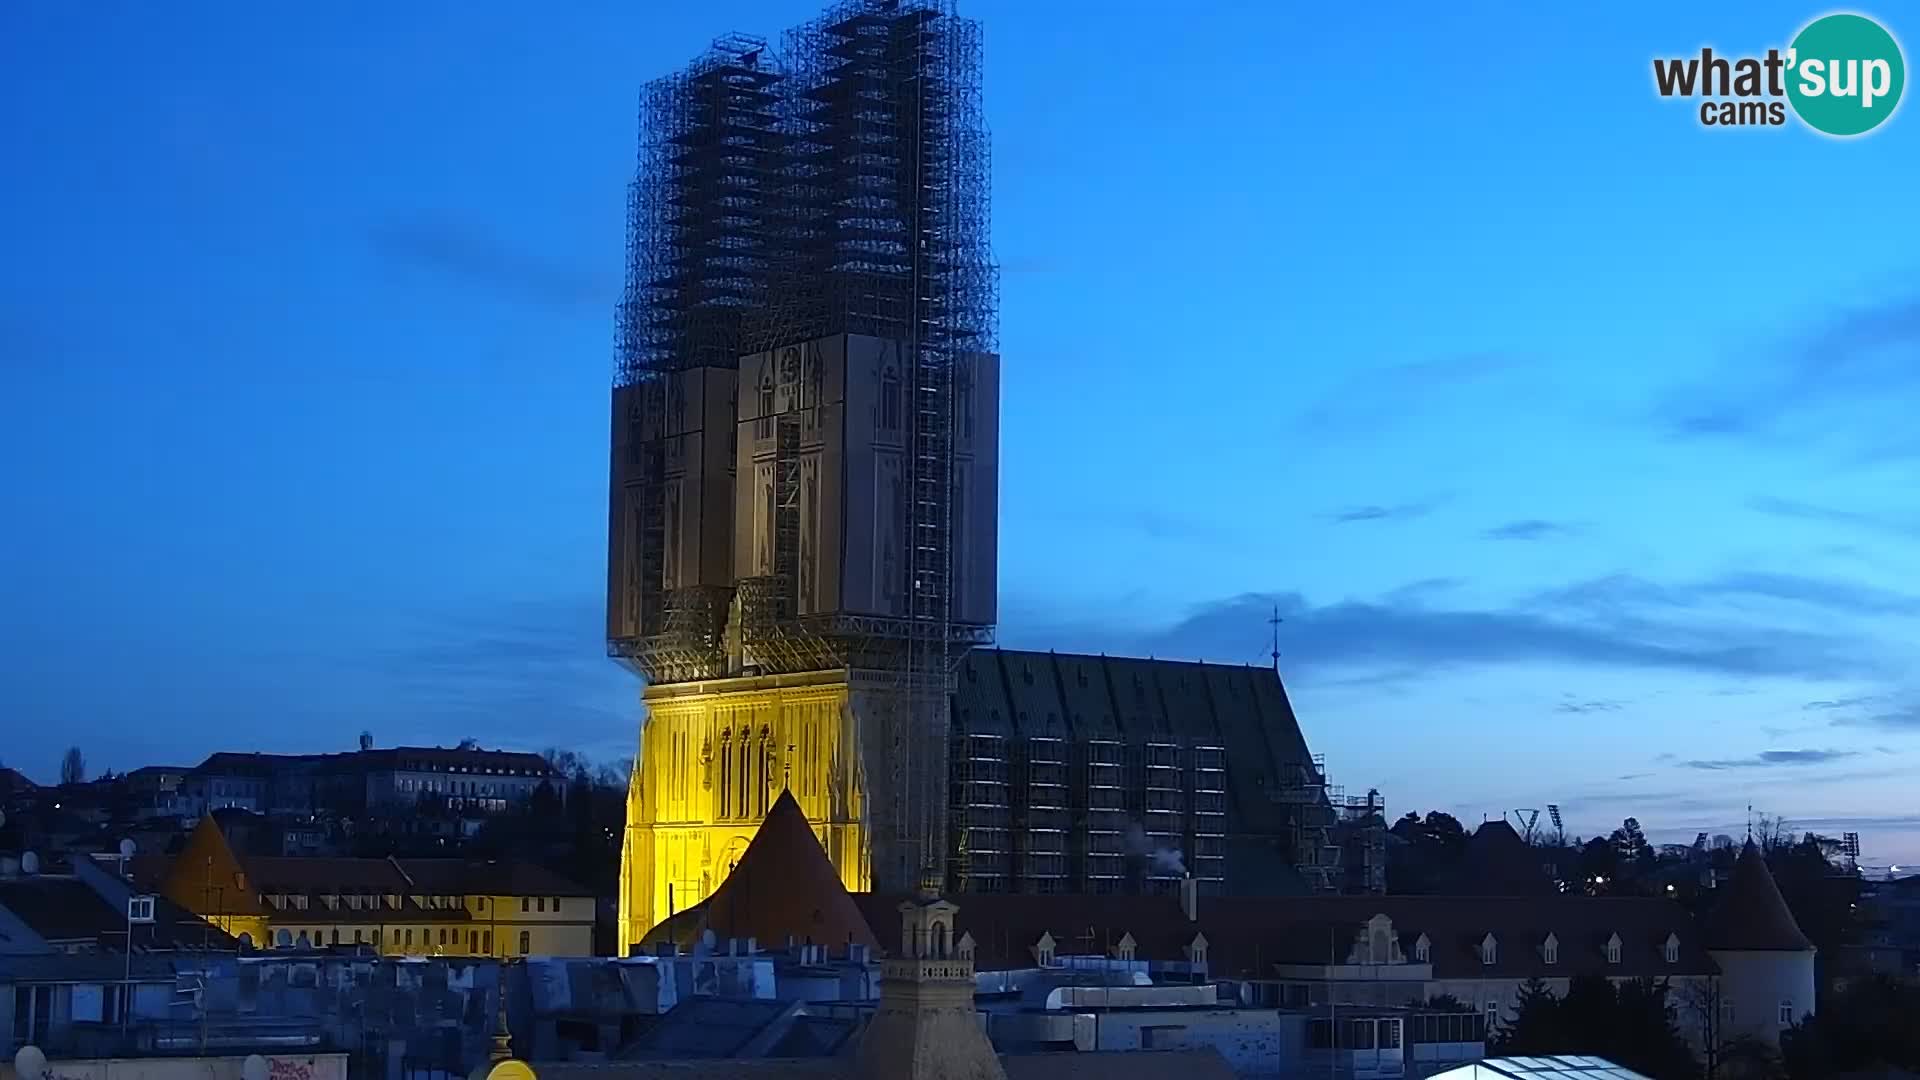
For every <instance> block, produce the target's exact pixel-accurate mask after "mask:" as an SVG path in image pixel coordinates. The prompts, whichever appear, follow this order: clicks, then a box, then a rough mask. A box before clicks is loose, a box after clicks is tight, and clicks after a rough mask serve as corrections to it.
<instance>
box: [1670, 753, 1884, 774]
mask: <svg viewBox="0 0 1920 1080" xmlns="http://www.w3.org/2000/svg"><path fill="white" fill-rule="evenodd" d="M1858 756H1859V751H1857V750H1763V751H1761V752H1760V753H1758V754H1755V755H1753V756H1752V757H1744V758H1722V759H1719V760H1716V761H1685V762H1681V765H1682V766H1683V767H1685V768H1688V769H1709V770H1720V769H1765V768H1773V767H1778V766H1796V765H1824V764H1826V763H1827V762H1829V761H1840V760H1843V759H1845V758H1850V757H1858Z"/></svg>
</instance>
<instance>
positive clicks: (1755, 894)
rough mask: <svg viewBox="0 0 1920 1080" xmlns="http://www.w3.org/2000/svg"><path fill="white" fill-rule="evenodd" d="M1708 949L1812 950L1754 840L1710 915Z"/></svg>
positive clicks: (1748, 844) (1810, 943) (1756, 950)
mask: <svg viewBox="0 0 1920 1080" xmlns="http://www.w3.org/2000/svg"><path fill="white" fill-rule="evenodd" d="M1706 932H1707V948H1708V949H1713V950H1720V951H1726V952H1811V951H1813V943H1812V942H1810V941H1808V940H1807V935H1805V934H1804V933H1801V931H1800V924H1799V923H1798V922H1795V921H1794V918H1793V911H1792V909H1790V908H1788V907H1787V901H1786V898H1785V897H1783V896H1781V895H1780V886H1779V885H1778V884H1776V883H1775V882H1774V880H1773V872H1772V871H1771V870H1768V869H1767V860H1766V858H1765V856H1763V855H1761V854H1760V848H1759V846H1758V845H1756V844H1755V843H1754V842H1753V841H1752V840H1748V841H1747V843H1746V846H1745V847H1743V848H1741V850H1740V859H1739V861H1738V862H1736V863H1734V865H1733V876H1732V877H1730V878H1728V879H1727V884H1726V887H1725V888H1724V890H1723V891H1722V894H1721V897H1720V899H1719V902H1718V903H1716V904H1715V905H1714V908H1713V912H1712V914H1710V915H1709V916H1708V917H1707V924H1706Z"/></svg>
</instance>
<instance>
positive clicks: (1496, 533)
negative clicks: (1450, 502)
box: [1480, 518, 1573, 540]
mask: <svg viewBox="0 0 1920 1080" xmlns="http://www.w3.org/2000/svg"><path fill="white" fill-rule="evenodd" d="M1571 532H1573V528H1572V526H1569V525H1563V524H1561V523H1559V522H1557V521H1542V520H1540V519H1539V518H1528V519H1526V520H1524V521H1509V522H1507V523H1506V524H1505V525H1496V526H1494V527H1493V528H1491V529H1488V530H1486V531H1485V532H1483V533H1481V534H1480V535H1481V536H1482V537H1484V538H1485V539H1488V540H1549V539H1552V538H1553V537H1556V536H1566V535H1567V534H1569V533H1571Z"/></svg>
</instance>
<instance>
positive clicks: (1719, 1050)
mask: <svg viewBox="0 0 1920 1080" xmlns="http://www.w3.org/2000/svg"><path fill="white" fill-rule="evenodd" d="M1679 999H1680V1010H1681V1012H1682V1014H1683V1015H1684V1016H1685V1017H1686V1018H1687V1019H1688V1020H1690V1021H1691V1022H1692V1030H1690V1031H1684V1034H1685V1035H1686V1036H1687V1041H1688V1042H1691V1043H1697V1045H1698V1046H1699V1047H1700V1060H1701V1063H1702V1064H1703V1065H1705V1066H1706V1068H1705V1070H1704V1071H1703V1072H1702V1075H1703V1076H1704V1077H1705V1078H1706V1080H1719V1074H1720V1065H1721V1063H1722V1061H1723V1059H1724V1058H1725V1056H1726V1054H1725V1050H1726V1044H1727V1031H1726V1026H1727V1015H1726V994H1725V992H1724V991H1723V990H1722V989H1721V987H1720V977H1719V976H1718V975H1709V976H1707V977H1706V978H1704V979H1700V980H1698V981H1696V982H1690V983H1687V984H1686V986H1685V987H1684V988H1683V989H1682V990H1681V991H1680V993H1679Z"/></svg>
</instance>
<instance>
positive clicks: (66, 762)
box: [60, 746, 87, 784]
mask: <svg viewBox="0 0 1920 1080" xmlns="http://www.w3.org/2000/svg"><path fill="white" fill-rule="evenodd" d="M86 780H87V758H86V755H84V754H82V753H81V752H80V748H79V747H77V746H69V747H67V753H66V756H65V757H62V758H61V759H60V782H61V783H62V784H83V783H85V782H86Z"/></svg>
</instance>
